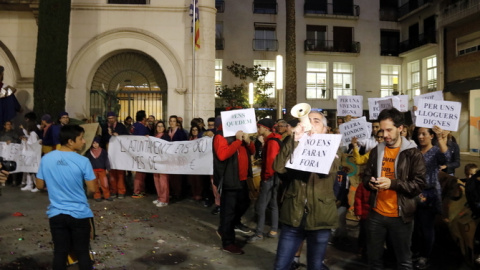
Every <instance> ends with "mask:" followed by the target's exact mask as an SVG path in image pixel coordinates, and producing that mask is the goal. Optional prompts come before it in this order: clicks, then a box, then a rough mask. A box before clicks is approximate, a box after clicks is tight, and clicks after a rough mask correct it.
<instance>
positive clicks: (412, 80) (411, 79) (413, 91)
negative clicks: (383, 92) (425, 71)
mask: <svg viewBox="0 0 480 270" xmlns="http://www.w3.org/2000/svg"><path fill="white" fill-rule="evenodd" d="M407 68H408V73H409V76H408V88H409V89H410V98H413V97H414V96H418V95H420V62H419V61H413V62H410V63H408V67H407Z"/></svg>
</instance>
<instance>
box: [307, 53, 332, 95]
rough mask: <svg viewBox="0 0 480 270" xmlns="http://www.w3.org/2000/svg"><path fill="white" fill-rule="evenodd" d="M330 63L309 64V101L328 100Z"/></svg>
mask: <svg viewBox="0 0 480 270" xmlns="http://www.w3.org/2000/svg"><path fill="white" fill-rule="evenodd" d="M327 78H328V63H327V62H311V61H309V62H307V93H306V96H307V99H328V98H329V93H328V91H327Z"/></svg>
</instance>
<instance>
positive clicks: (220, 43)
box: [215, 38, 225, 51]
mask: <svg viewBox="0 0 480 270" xmlns="http://www.w3.org/2000/svg"><path fill="white" fill-rule="evenodd" d="M223 49H225V39H223V38H216V39H215V50H217V51H222V50H223Z"/></svg>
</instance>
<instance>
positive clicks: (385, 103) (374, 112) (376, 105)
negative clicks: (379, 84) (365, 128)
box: [368, 98, 393, 120]
mask: <svg viewBox="0 0 480 270" xmlns="http://www.w3.org/2000/svg"><path fill="white" fill-rule="evenodd" d="M392 107H393V103H392V99H391V98H369V99H368V110H369V115H370V117H369V118H370V120H376V119H377V118H378V115H379V114H380V112H381V111H383V110H385V109H391V108H392Z"/></svg>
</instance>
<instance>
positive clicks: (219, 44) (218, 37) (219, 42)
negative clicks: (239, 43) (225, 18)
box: [215, 22, 225, 51]
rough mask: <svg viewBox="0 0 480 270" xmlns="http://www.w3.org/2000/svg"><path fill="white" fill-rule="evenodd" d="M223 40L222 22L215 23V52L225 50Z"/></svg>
mask: <svg viewBox="0 0 480 270" xmlns="http://www.w3.org/2000/svg"><path fill="white" fill-rule="evenodd" d="M224 42H225V40H224V38H223V22H216V23H215V50H217V51H218V50H223V49H224V48H225V44H224Z"/></svg>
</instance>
